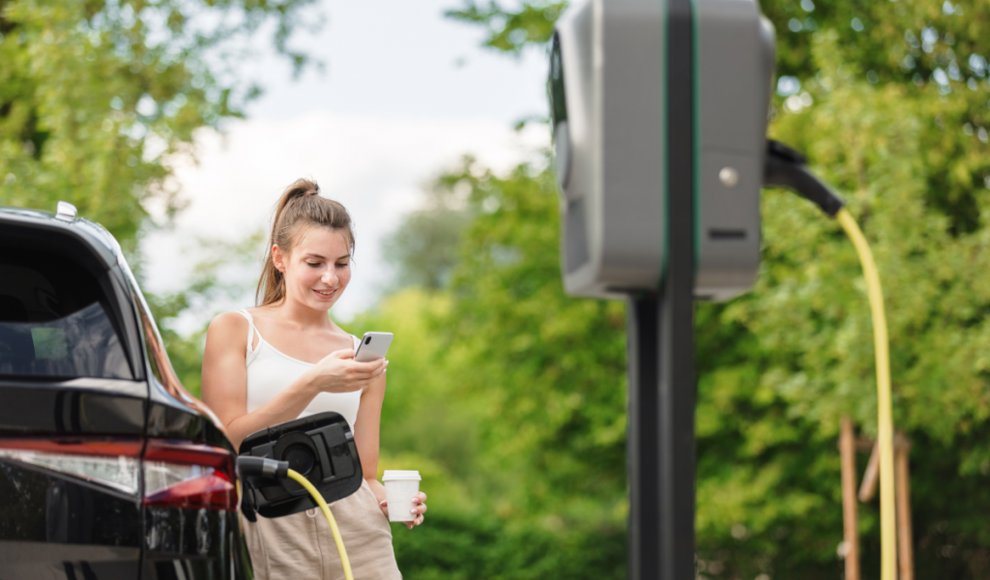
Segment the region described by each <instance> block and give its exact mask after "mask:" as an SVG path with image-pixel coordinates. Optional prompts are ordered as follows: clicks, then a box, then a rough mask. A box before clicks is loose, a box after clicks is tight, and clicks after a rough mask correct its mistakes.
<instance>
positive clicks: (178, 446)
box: [143, 439, 237, 511]
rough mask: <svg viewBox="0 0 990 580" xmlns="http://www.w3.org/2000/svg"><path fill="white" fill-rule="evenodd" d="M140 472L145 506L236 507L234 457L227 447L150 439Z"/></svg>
mask: <svg viewBox="0 0 990 580" xmlns="http://www.w3.org/2000/svg"><path fill="white" fill-rule="evenodd" d="M143 471H144V505H148V506H156V507H173V508H207V509H220V510H230V511H233V510H235V509H237V489H236V487H235V486H234V481H236V480H235V477H236V475H235V473H234V456H233V455H232V454H231V453H230V452H229V451H227V450H226V449H221V448H219V447H211V446H209V445H200V444H196V443H188V442H184V441H169V440H162V439H149V440H148V445H147V448H146V449H145V452H144V469H143Z"/></svg>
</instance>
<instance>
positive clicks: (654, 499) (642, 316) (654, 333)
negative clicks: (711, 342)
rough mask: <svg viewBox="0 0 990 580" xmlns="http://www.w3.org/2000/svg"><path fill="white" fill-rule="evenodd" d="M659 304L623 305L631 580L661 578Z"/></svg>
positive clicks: (639, 300) (650, 300)
mask: <svg viewBox="0 0 990 580" xmlns="http://www.w3.org/2000/svg"><path fill="white" fill-rule="evenodd" d="M659 307H660V300H659V297H658V296H657V295H655V294H649V295H646V296H641V297H636V298H630V300H629V305H628V309H629V311H628V313H627V314H626V316H627V318H628V333H629V337H628V342H627V345H628V347H627V348H628V360H629V415H628V437H627V441H626V453H627V465H628V474H629V539H628V542H629V544H628V548H627V550H628V554H629V572H628V576H629V578H630V579H633V580H655V579H656V578H659V577H660V558H659V556H660V549H659V548H660V494H659V492H660V461H659V457H660V421H659V417H658V416H657V410H658V409H659V407H660V389H659V384H660V372H659V371H660V365H659V358H658V357H659V352H660V308H659Z"/></svg>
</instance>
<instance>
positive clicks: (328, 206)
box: [203, 179, 426, 580]
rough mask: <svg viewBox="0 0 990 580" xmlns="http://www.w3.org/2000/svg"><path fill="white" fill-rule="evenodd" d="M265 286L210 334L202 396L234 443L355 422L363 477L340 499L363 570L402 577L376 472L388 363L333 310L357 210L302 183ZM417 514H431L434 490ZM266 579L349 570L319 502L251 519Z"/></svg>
mask: <svg viewBox="0 0 990 580" xmlns="http://www.w3.org/2000/svg"><path fill="white" fill-rule="evenodd" d="M269 249H270V251H269V254H268V256H267V258H266V262H265V267H264V270H263V272H262V274H261V280H260V281H259V283H258V292H257V296H258V297H259V298H260V300H259V304H260V305H259V306H258V307H257V308H252V309H250V310H240V311H237V312H227V313H224V314H221V315H219V316H217V317H216V318H215V319H214V320H213V322H212V323H210V328H209V330H208V332H207V335H206V351H205V353H204V355H203V401H204V402H205V403H206V404H207V405H209V406H210V407H211V408H212V409H213V410H214V412H215V413H216V414H217V416H218V417H219V418H220V420H221V421H222V422H223V424H224V425H225V426H226V428H227V433H228V437H230V440H231V442H232V443H233V444H234V446H235V447H239V446H240V444H241V441H243V440H244V438H245V437H246V436H247V435H249V434H251V433H254V432H255V431H258V430H260V429H264V428H266V427H270V426H272V425H276V424H278V423H284V422H286V421H291V420H292V419H296V418H298V417H301V416H306V415H312V414H314V413H320V412H324V411H336V412H337V413H340V414H341V415H343V416H344V418H345V419H347V422H348V423H349V424H350V425H351V429H353V431H354V441H355V443H356V444H357V448H358V453H359V455H360V456H361V466H362V468H363V470H364V482H362V484H361V488H360V489H359V490H358V491H357V492H355V493H354V494H352V495H350V496H349V497H346V498H344V499H342V500H340V501H338V502H335V503H333V504H331V505H330V508H331V510H332V511H333V514H334V518H335V519H336V520H337V524H338V526H339V528H340V533H341V536H342V537H343V540H344V544H345V546H346V547H347V555H348V558H349V559H350V562H351V568H352V570H353V572H354V576H355V578H361V579H363V580H372V579H380V580H399V579H400V578H401V577H402V575H401V574H400V573H399V569H398V567H397V566H396V563H395V555H394V553H393V551H392V533H391V530H390V528H389V524H388V519H387V517H388V505H387V503H386V502H385V488H384V486H383V485H382V484H381V483H380V482H379V481H378V480H377V471H378V436H379V425H380V423H381V409H382V401H383V399H384V397H385V367H387V366H388V361H385V360H378V361H375V362H365V363H362V362H357V361H355V360H354V348H355V347H356V345H357V343H358V341H359V339H358V338H357V337H354V336H352V335H350V334H348V333H346V332H345V331H343V330H341V329H340V328H339V327H338V326H337V325H336V324H334V323H333V321H332V320H330V317H329V316H328V315H327V312H328V311H329V309H330V308H331V307H332V306H333V305H334V304H335V303H336V302H337V300H339V299H340V295H341V294H343V292H344V290H345V289H346V288H347V283H348V282H349V281H350V278H351V271H350V260H351V254H352V253H353V251H354V234H353V233H352V231H351V220H350V216H348V214H347V210H345V209H344V207H343V206H342V205H340V204H339V203H337V202H335V201H331V200H329V199H326V198H323V197H320V196H319V186H317V184H316V183H314V182H312V181H307V180H302V179H300V180H299V181H296V182H295V183H293V184H292V185H291V186H289V188H288V189H286V190H285V192H284V193H283V194H282V197H281V199H280V200H279V202H278V205H277V206H276V210H275V220H274V224H273V227H272V235H271V244H270V245H269ZM414 501H415V507H414V509H413V511H414V512H415V513H416V514H417V517H416V520H415V521H413V522H410V523H408V524H406V525H407V526H408V527H409V528H410V529H412V527H413V526H414V525H419V524H421V523H422V522H423V517H424V516H423V514H424V513H425V512H426V504H425V501H426V495H425V494H422V493H420V494H419V496H418V497H417V499H416V500H414ZM241 521H242V524H243V525H244V528H245V534H246V537H247V542H248V549H249V550H250V552H251V560H252V563H253V567H254V573H255V578H257V579H259V580H283V579H285V580H289V579H292V580H296V579H300V578H338V577H339V578H342V577H343V571H342V568H341V564H340V557H339V555H338V554H337V548H336V545H335V544H334V541H333V537H332V535H331V532H330V529H329V526H328V525H327V522H326V520H325V519H324V518H323V514H322V513H321V512H320V511H319V509H314V510H309V511H307V512H303V513H299V514H295V515H291V516H286V517H282V518H277V519H267V518H263V517H261V518H258V521H257V523H254V524H252V523H250V522H248V521H246V520H244V519H243V518H242V520H241Z"/></svg>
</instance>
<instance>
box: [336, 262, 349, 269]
mask: <svg viewBox="0 0 990 580" xmlns="http://www.w3.org/2000/svg"><path fill="white" fill-rule="evenodd" d="M347 266H348V263H347V262H344V263H342V264H337V267H338V268H346V267H347Z"/></svg>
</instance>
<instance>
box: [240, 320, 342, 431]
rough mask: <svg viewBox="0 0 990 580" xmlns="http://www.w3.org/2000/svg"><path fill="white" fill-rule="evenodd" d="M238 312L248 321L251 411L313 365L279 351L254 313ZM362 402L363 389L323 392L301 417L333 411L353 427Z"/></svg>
mask: <svg viewBox="0 0 990 580" xmlns="http://www.w3.org/2000/svg"><path fill="white" fill-rule="evenodd" d="M237 313H238V314H240V315H241V316H243V317H244V318H246V319H247V321H248V340H247V354H246V356H245V359H244V362H245V366H246V368H247V412H248V413H251V412H254V411H256V410H258V408H259V407H261V406H262V405H264V404H265V403H267V402H268V401H271V400H272V399H273V398H274V397H275V395H277V394H279V393H281V392H282V391H283V390H284V389H285V388H286V387H288V386H289V385H291V384H292V383H293V381H295V380H296V379H298V378H299V376H300V375H302V374H303V373H304V372H306V370H308V369H310V368H312V367H313V364H312V363H308V362H304V361H301V360H299V359H295V358H292V357H291V356H289V355H287V354H285V353H284V352H282V351H280V350H277V349H276V348H275V347H274V346H272V345H271V344H269V343H268V342H267V341H266V340H265V339H264V338H263V337H262V336H261V333H260V332H258V329H257V328H256V327H255V326H254V319H253V318H251V313H249V312H248V311H247V310H238V311H237ZM255 334H257V335H258V346H257V347H255V348H253V349H252V348H251V345H253V344H254V335H255ZM351 339H352V340H353V341H354V347H355V348H357V345H358V342H359V340H360V339H358V337H356V336H354V335H351ZM360 405H361V391H354V392H353V393H320V394H318V395H316V396H315V397H314V398H313V400H312V402H310V404H309V405H307V406H306V408H305V409H304V410H303V412H302V413H300V414H299V417H308V416H309V415H315V414H316V413H323V412H325V411H334V412H337V413H340V414H341V415H343V417H344V419H346V420H347V423H348V424H349V425H350V426H351V430H353V429H354V423H355V422H356V421H357V414H358V407H359V406H360ZM297 418H298V417H297Z"/></svg>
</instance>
